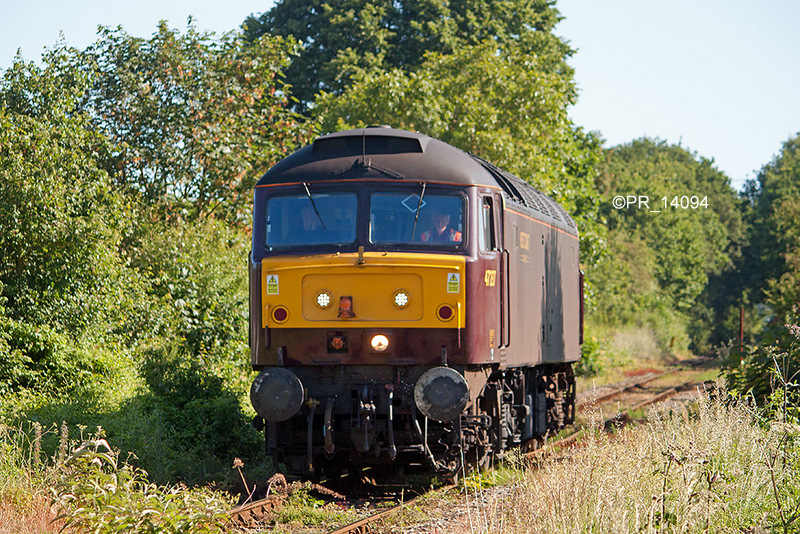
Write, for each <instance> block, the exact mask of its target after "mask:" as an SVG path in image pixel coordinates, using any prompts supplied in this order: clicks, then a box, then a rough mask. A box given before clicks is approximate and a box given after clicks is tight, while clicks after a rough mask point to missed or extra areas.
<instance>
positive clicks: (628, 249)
mask: <svg viewBox="0 0 800 534" xmlns="http://www.w3.org/2000/svg"><path fill="white" fill-rule="evenodd" d="M606 154H607V157H606V161H605V163H604V165H603V168H602V171H601V180H600V192H601V193H602V194H603V195H605V197H606V202H604V204H603V210H602V213H603V215H604V218H605V219H606V220H607V222H608V227H609V231H610V232H609V236H610V239H612V240H613V243H612V244H611V245H610V248H611V249H612V250H613V251H614V256H615V258H614V261H613V262H612V263H615V264H616V265H617V266H616V267H615V268H614V269H612V270H613V273H614V274H610V273H609V272H607V271H608V266H607V265H605V264H604V263H602V262H601V263H600V264H598V265H597V266H596V269H597V272H591V273H590V274H589V276H592V277H598V278H599V279H601V280H603V282H601V285H603V286H604V287H605V286H607V285H608V284H609V282H610V281H609V280H608V279H609V278H611V279H614V280H613V283H611V285H612V286H615V287H619V288H622V289H624V290H625V292H624V293H623V294H618V293H615V292H613V291H606V292H604V293H603V295H601V299H600V300H601V308H603V309H606V310H607V311H609V312H612V311H613V313H612V315H613V316H612V317H609V320H612V321H613V320H614V318H617V319H619V318H621V317H620V316H619V315H618V314H620V313H622V311H621V310H622V309H623V308H622V307H621V306H620V302H617V301H618V300H620V299H621V301H627V300H628V297H629V296H630V297H635V296H636V295H640V294H641V295H643V296H642V297H641V298H640V297H637V298H633V299H632V300H631V301H630V304H634V306H633V308H636V305H635V303H636V302H639V303H640V304H641V305H642V309H647V307H648V306H649V305H648V304H646V303H647V302H648V301H649V300H652V299H657V300H660V301H663V302H664V305H666V306H667V307H672V308H674V309H676V310H677V311H679V312H681V313H684V314H688V317H689V318H691V319H692V320H693V321H695V320H696V321H697V322H698V323H700V322H705V323H710V322H711V317H709V314H712V312H711V311H710V310H711V309H716V310H718V309H719V308H720V307H724V306H723V305H724V304H725V303H723V302H721V301H720V298H722V296H725V295H729V296H731V297H732V298H735V292H727V291H725V289H726V288H723V287H722V286H723V285H724V284H723V283H722V282H721V281H725V280H727V279H728V274H729V273H730V271H731V270H732V269H733V266H734V261H735V260H737V259H738V258H739V257H740V254H741V247H742V244H743V242H744V240H745V228H744V224H743V221H742V214H741V209H740V202H739V200H738V199H737V196H736V193H735V192H734V191H733V189H732V188H731V186H730V180H729V179H728V178H727V177H726V176H725V175H724V174H723V173H721V172H720V171H718V170H717V169H715V168H714V167H713V161H710V160H707V159H705V158H702V157H698V156H697V155H696V154H694V153H692V152H690V151H688V150H686V149H685V148H683V147H681V146H676V145H668V144H667V143H666V142H664V141H659V140H654V139H648V138H642V139H638V140H635V141H633V142H631V143H629V144H625V145H621V146H618V147H615V148H612V149H609V150H608V151H607V152H606ZM629 195H632V196H634V197H636V198H637V199H638V198H639V197H644V198H647V199H648V200H649V202H648V205H647V207H644V206H642V205H639V204H638V203H637V204H635V205H632V206H630V207H629V208H627V209H625V208H623V209H617V207H615V206H613V205H612V202H611V200H612V197H615V196H623V197H628V196H629ZM676 197H677V198H678V200H677V201H674V199H675V198H676ZM681 197H687V198H683V199H682V198H681ZM691 197H696V198H695V199H694V200H693V201H694V205H693V204H692V199H691ZM665 198H666V200H664V199H665ZM704 199H705V202H703V200H704ZM665 203H666V206H665ZM656 212H657V213H656ZM643 258H649V259H648V261H644V262H643ZM620 264H621V265H620ZM625 265H627V267H625ZM709 281H715V284H714V288H715V291H709ZM716 282H719V283H716ZM626 288H627V289H626ZM727 289H730V288H727ZM712 293H713V294H712ZM629 311H631V313H633V314H634V315H635V314H636V311H635V309H630V310H629ZM712 315H713V314H712ZM692 328H694V327H692ZM705 328H706V330H704V331H703V332H699V331H697V332H695V333H694V334H693V338H694V342H695V348H705V343H706V342H707V340H708V336H709V335H710V331H709V330H708V329H709V328H710V327H709V326H708V325H706V327H705Z"/></svg>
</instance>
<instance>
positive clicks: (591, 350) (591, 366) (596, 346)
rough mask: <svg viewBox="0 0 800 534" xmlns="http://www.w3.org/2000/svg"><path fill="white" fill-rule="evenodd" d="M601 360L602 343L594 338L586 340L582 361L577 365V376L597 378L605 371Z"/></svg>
mask: <svg viewBox="0 0 800 534" xmlns="http://www.w3.org/2000/svg"><path fill="white" fill-rule="evenodd" d="M600 358H601V354H600V342H599V341H597V340H596V339H595V338H593V337H591V338H586V339H584V340H583V345H582V346H581V359H580V360H579V361H578V363H577V364H576V365H575V374H576V375H578V376H583V377H586V378H592V377H594V376H597V375H598V374H600V373H601V372H602V371H603V365H602V363H601V362H600Z"/></svg>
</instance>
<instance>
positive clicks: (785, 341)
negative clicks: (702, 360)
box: [725, 322, 800, 423]
mask: <svg viewBox="0 0 800 534" xmlns="http://www.w3.org/2000/svg"><path fill="white" fill-rule="evenodd" d="M799 376H800V327H798V326H797V325H796V324H785V325H781V324H776V323H774V322H773V323H772V324H771V325H770V326H769V327H768V328H767V329H766V330H765V331H764V334H763V337H762V340H761V344H759V345H754V346H751V345H745V346H743V347H738V346H734V347H733V349H732V350H731V351H730V356H729V361H728V362H727V369H726V371H725V379H726V382H727V385H728V388H729V389H730V390H731V391H732V392H734V393H736V394H738V395H740V396H743V395H750V396H752V397H753V398H754V399H755V400H756V402H758V404H759V405H760V406H762V407H765V408H766V410H767V412H768V413H770V414H772V416H773V417H778V418H779V419H781V420H783V421H789V422H793V423H800V380H798V377H799Z"/></svg>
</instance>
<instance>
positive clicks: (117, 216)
mask: <svg viewBox="0 0 800 534" xmlns="http://www.w3.org/2000/svg"><path fill="white" fill-rule="evenodd" d="M68 56H69V52H68V51H66V50H64V49H58V50H55V51H52V52H51V53H49V54H48V55H46V56H45V58H44V60H45V65H46V66H45V67H44V68H39V67H36V66H35V65H33V64H32V63H27V64H26V63H23V62H21V61H18V62H16V63H15V64H14V65H13V66H12V68H10V69H8V70H7V71H6V72H5V73H4V76H3V79H2V81H0V176H2V179H0V198H1V199H2V202H0V250H2V254H0V288H2V293H3V297H4V298H5V299H6V304H5V308H6V313H7V314H8V316H9V317H11V318H13V319H15V320H24V321H26V322H30V323H32V324H35V325H50V326H52V327H54V328H55V329H56V330H58V331H61V332H65V333H69V334H70V335H71V336H74V337H77V336H79V335H80V333H82V332H84V331H86V330H87V329H88V328H90V327H98V326H99V328H98V330H99V331H103V330H104V328H105V326H106V325H108V324H111V323H113V322H115V320H116V319H117V318H118V317H117V314H118V313H119V310H120V306H119V305H118V303H121V302H125V301H126V298H125V283H124V281H123V266H124V264H123V263H122V261H121V260H120V258H119V257H118V246H119V243H120V239H121V231H122V228H123V227H124V225H125V224H126V210H127V206H126V204H125V203H124V202H123V199H122V198H121V197H120V196H119V195H117V194H116V193H115V192H114V191H113V190H112V188H111V186H110V181H109V178H108V175H107V173H106V172H105V170H104V169H103V163H104V157H105V155H106V154H107V153H108V146H107V144H106V143H105V140H104V139H103V138H102V136H99V135H97V133H96V132H94V131H93V129H92V127H91V124H90V122H89V120H88V118H87V116H86V115H85V114H83V113H81V112H80V109H79V108H80V103H79V101H80V96H81V94H82V90H83V89H82V88H83V87H85V81H86V79H85V77H84V76H83V74H82V73H81V72H80V70H79V69H76V68H68V67H69V65H70V64H69V61H67V58H68Z"/></svg>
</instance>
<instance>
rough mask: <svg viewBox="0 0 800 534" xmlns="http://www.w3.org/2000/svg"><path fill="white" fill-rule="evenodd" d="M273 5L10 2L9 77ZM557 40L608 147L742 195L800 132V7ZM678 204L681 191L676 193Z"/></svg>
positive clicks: (641, 1) (3, 1) (588, 25)
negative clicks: (661, 150)
mask: <svg viewBox="0 0 800 534" xmlns="http://www.w3.org/2000/svg"><path fill="white" fill-rule="evenodd" d="M271 5H272V1H271V0H226V1H222V2H220V1H219V0H217V1H214V2H212V1H209V0H192V1H189V0H161V1H157V0H140V1H136V2H108V1H102V2H101V1H99V0H83V1H77V0H26V1H24V2H22V1H19V0H13V1H12V0H0V69H5V68H8V67H9V66H11V64H12V62H13V59H14V56H15V54H16V52H17V49H18V48H21V52H22V57H23V58H24V59H26V60H38V59H39V57H40V55H41V53H42V50H43V49H44V48H45V47H52V46H53V45H54V44H55V43H56V42H58V41H59V39H60V33H59V32H62V33H63V37H64V39H65V41H66V43H67V44H68V45H70V46H75V47H77V48H81V49H82V48H85V47H86V46H88V45H89V44H91V43H92V42H94V41H95V39H96V32H97V27H98V25H103V26H110V27H116V26H118V25H121V26H122V27H123V28H124V29H125V31H126V32H127V33H129V34H131V35H135V36H138V37H149V36H150V35H152V34H153V33H154V32H155V30H156V26H157V24H158V21H159V20H162V19H163V20H167V21H168V22H169V24H170V26H171V27H173V28H179V29H185V27H186V21H187V18H188V17H189V16H190V15H191V16H192V17H193V19H194V21H195V24H196V27H197V28H198V29H199V30H209V31H214V32H218V33H222V32H225V31H228V30H232V29H235V28H237V27H238V26H239V25H241V23H242V22H243V21H244V19H245V18H246V17H247V16H248V15H250V14H252V13H256V14H259V13H262V12H264V11H266V10H268V9H269V7H270V6H271ZM556 7H557V8H558V9H559V10H560V11H561V13H562V15H563V16H564V17H565V19H564V20H563V21H562V22H561V23H560V24H559V25H558V26H557V27H556V34H558V35H559V36H561V37H563V38H565V39H567V40H568V41H569V42H570V44H571V46H572V47H573V48H575V49H576V50H577V51H576V53H575V54H574V56H573V57H572V58H571V60H570V64H571V65H572V66H573V67H574V68H575V81H576V84H577V86H578V89H579V99H578V102H577V104H576V105H575V106H574V107H573V108H572V109H571V112H570V115H571V117H572V119H573V121H574V122H575V123H576V124H578V125H580V126H583V127H584V128H586V129H587V130H592V131H597V132H599V133H600V135H601V137H602V138H603V139H604V140H605V146H607V147H610V146H615V145H618V144H622V143H628V142H630V141H632V140H634V139H637V138H640V137H643V136H648V137H652V138H659V139H662V140H664V141H666V142H668V143H670V144H680V145H681V146H682V147H684V148H687V149H689V150H691V151H692V152H695V153H697V154H698V156H702V157H705V158H707V159H713V160H714V164H715V166H716V167H717V168H718V169H719V170H721V171H723V172H724V173H725V174H726V175H727V176H728V177H729V178H730V179H731V182H732V185H733V186H734V187H735V188H737V189H741V188H742V187H743V185H744V182H745V180H747V179H752V178H754V177H755V176H756V175H757V173H758V170H759V169H760V168H761V167H762V166H763V165H764V164H766V163H769V161H771V160H772V158H773V157H774V156H775V155H776V154H777V153H778V152H779V151H780V149H781V145H782V144H783V142H785V141H786V140H788V139H789V138H790V137H794V136H795V135H797V134H798V132H800V31H798V30H797V27H798V25H800V2H798V1H797V0H669V1H659V0H558V2H557V4H556ZM676 193H677V194H680V193H682V192H678V191H676Z"/></svg>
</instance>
